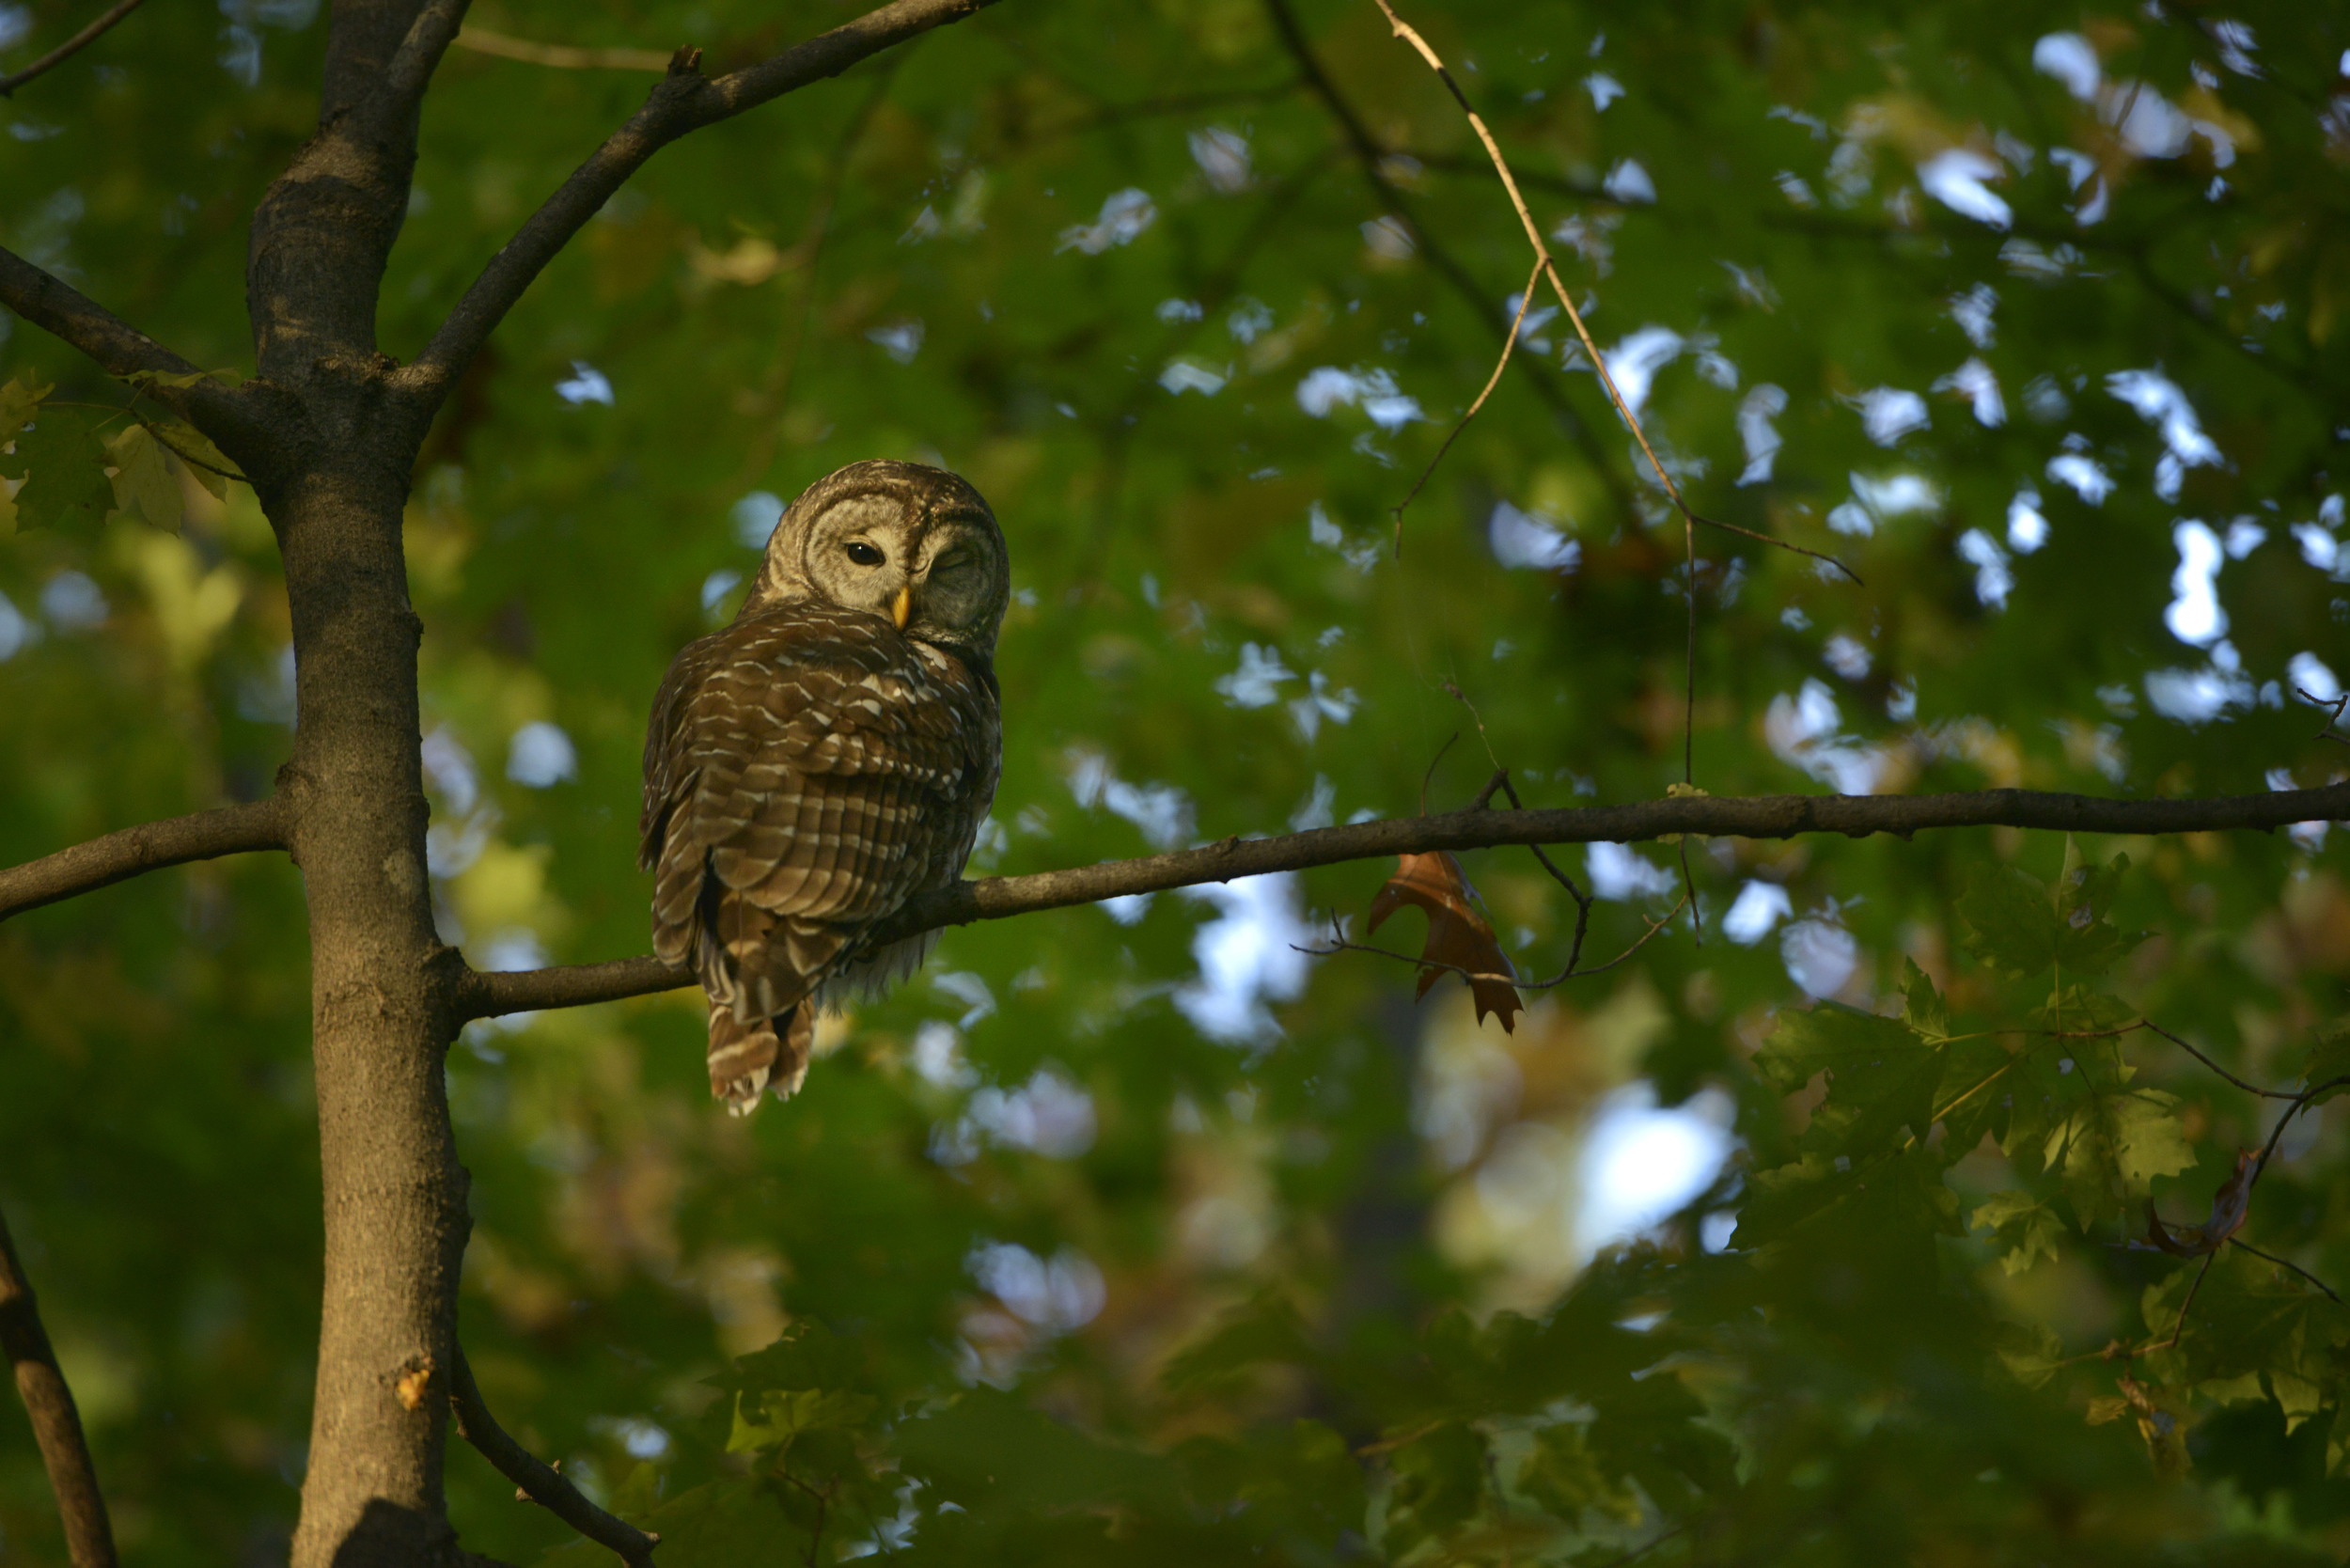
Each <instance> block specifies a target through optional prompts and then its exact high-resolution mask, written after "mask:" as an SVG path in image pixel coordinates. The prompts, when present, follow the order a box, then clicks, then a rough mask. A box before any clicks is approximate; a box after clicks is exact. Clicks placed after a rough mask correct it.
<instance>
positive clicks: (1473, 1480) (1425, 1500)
mask: <svg viewBox="0 0 2350 1568" xmlns="http://www.w3.org/2000/svg"><path fill="white" fill-rule="evenodd" d="M1387 1467H1388V1469H1389V1470H1390V1471H1391V1472H1392V1473H1393V1475H1394V1477H1395V1485H1394V1489H1393V1490H1392V1491H1391V1492H1390V1493H1389V1494H1388V1497H1387V1531H1386V1534H1385V1537H1384V1539H1383V1542H1382V1544H1384V1545H1385V1546H1386V1548H1387V1555H1388V1556H1390V1557H1402V1555H1404V1554H1405V1553H1406V1552H1409V1551H1410V1550H1411V1549H1412V1548H1413V1547H1415V1546H1417V1545H1418V1544H1420V1543H1421V1542H1423V1541H1426V1540H1429V1539H1431V1538H1432V1537H1436V1536H1442V1535H1444V1534H1447V1533H1448V1532H1449V1531H1451V1530H1453V1529H1458V1528H1459V1527H1461V1526H1462V1525H1464V1524H1466V1523H1467V1522H1468V1519H1469V1516H1470V1515H1471V1514H1473V1513H1476V1512H1477V1506H1478V1503H1479V1502H1480V1501H1481V1499H1482V1497H1484V1492H1485V1440H1484V1438H1483V1437H1481V1436H1480V1435H1478V1433H1477V1432H1476V1430H1475V1429H1474V1428H1472V1427H1469V1426H1466V1425H1465V1424H1463V1423H1462V1422H1459V1421H1447V1422H1445V1423H1444V1424H1443V1425H1442V1426H1439V1427H1437V1428H1436V1429H1435V1430H1434V1431H1433V1432H1429V1433H1424V1434H1422V1435H1419V1436H1418V1437H1415V1438H1414V1439H1413V1440H1412V1441H1410V1442H1408V1443H1406V1444H1404V1445H1403V1446H1402V1448H1399V1449H1396V1450H1392V1451H1391V1452H1390V1453H1389V1454H1388V1455H1387Z"/></svg>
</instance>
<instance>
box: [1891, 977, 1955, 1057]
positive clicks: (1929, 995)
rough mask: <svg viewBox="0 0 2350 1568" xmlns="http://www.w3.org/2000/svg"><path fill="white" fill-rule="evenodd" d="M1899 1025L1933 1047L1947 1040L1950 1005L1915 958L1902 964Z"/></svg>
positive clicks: (1949, 1025) (1949, 1027) (1948, 1036)
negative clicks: (1900, 1019)
mask: <svg viewBox="0 0 2350 1568" xmlns="http://www.w3.org/2000/svg"><path fill="white" fill-rule="evenodd" d="M1902 1022H1903V1023H1904V1024H1907V1025H1908V1026H1909V1027H1911V1028H1913V1029H1915V1030H1916V1031H1917V1032H1918V1033H1919V1035H1921V1036H1923V1037H1924V1038H1925V1039H1927V1040H1931V1041H1934V1042H1935V1043H1940V1042H1942V1041H1945V1040H1948V1039H1949V1038H1950V1037H1951V1009H1950V1004H1949V1003H1947V1002H1945V1001H1944V1000H1943V999H1942V994H1941V993H1940V992H1938V991H1936V990H1935V988H1934V980H1933V978H1932V977H1931V976H1929V975H1928V974H1927V973H1926V972H1925V971H1924V970H1923V969H1920V968H1919V967H1918V961H1917V960H1916V959H1914V958H1904V959H1903V960H1902Z"/></svg>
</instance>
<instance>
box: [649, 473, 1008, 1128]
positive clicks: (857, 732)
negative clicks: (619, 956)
mask: <svg viewBox="0 0 2350 1568" xmlns="http://www.w3.org/2000/svg"><path fill="white" fill-rule="evenodd" d="M1010 594H1011V581H1010V567H1009V563H1008V561H1007V558H1006V553H1005V549H1004V536H1003V534H1002V532H1001V531H1000V530H999V529H998V528H997V527H996V525H995V515H994V514H993V513H992V512H990V511H989V510H988V507H987V503H986V502H985V501H984V500H982V499H981V498H980V496H979V492H978V491H976V490H974V489H972V488H971V486H970V485H968V484H967V483H965V482H964V480H963V479H961V478H958V477H956V476H955V475H953V474H949V473H947V472H945V471H944V470H942V469H937V468H924V467H920V466H918V465H917V464H914V463H852V464H851V465H850V466H848V467H846V468H843V469H841V470H839V471H838V473H835V474H832V475H830V476H828V477H826V478H823V479H820V480H818V481H817V482H816V483H815V484H813V485H811V486H809V487H808V489H807V491H806V492H805V493H803V494H801V496H800V497H799V499H798V500H796V501H793V502H792V503H791V507H790V508H789V509H788V510H785V512H784V514H783V519H782V521H781V522H779V523H777V524H776V529H775V532H774V534H773V535H771V536H770V537H769V539H768V541H767V556H766V560H765V561H764V563H763V564H762V565H761V566H760V572H759V578H758V580H757V581H756V582H755V583H754V584H753V585H752V587H751V591H750V595H749V597H748V598H747V599H746V600H745V601H744V604H743V609H742V612H741V613H740V614H738V615H737V616H736V617H735V618H734V620H733V622H732V624H730V625H729V626H728V627H727V628H726V629H725V630H723V631H720V632H716V633H713V634H712V635H709V636H706V637H704V638H702V639H701V640H700V641H698V642H696V643H693V644H691V645H689V646H688V647H687V648H686V649H685V650H684V651H682V652H681V653H680V654H679V655H678V656H677V659H676V661H675V662H674V663H672V664H671V665H670V666H669V673H668V675H667V676H666V678H665V679H664V680H663V681H662V682H661V690H660V693H659V695H658V696H656V697H655V698H653V707H652V722H651V725H650V729H648V731H647V734H646V737H645V809H644V815H643V817H642V819H641V820H640V822H639V823H638V826H639V830H640V832H641V833H642V836H643V843H642V847H641V849H640V850H639V853H638V856H637V860H638V864H639V865H641V866H643V867H645V868H646V869H648V870H652V871H653V872H654V873H655V877H654V886H653V901H652V931H653V949H654V951H656V952H658V953H659V954H660V955H661V956H662V957H663V958H664V959H666V960H667V961H668V962H669V963H671V964H690V965H691V966H692V967H693V968H694V970H695V972H696V973H697V975H699V976H700V979H701V982H702V989H703V990H704V991H705V992H707V993H708V994H709V998H710V1088H711V1092H712V1093H713V1094H715V1095H717V1096H718V1097H719V1098H721V1099H723V1100H725V1101H726V1102H727V1105H728V1108H729V1110H731V1111H732V1112H734V1114H736V1115H738V1116H740V1115H744V1114H747V1113H748V1112H749V1111H750V1110H752V1109H753V1108H755V1107H756V1106H757V1105H758V1104H759V1099H760V1090H767V1091H769V1092H771V1093H773V1094H775V1095H776V1098H778V1099H785V1098H789V1097H790V1096H791V1093H792V1092H793V1091H794V1090H797V1089H798V1088H799V1087H800V1082H801V1080H802V1079H803V1078H804V1077H805V1076H806V1075H807V1058H808V1046H809V1043H810V1040H811V1038H812V1036H813V1033H814V1027H815V1016H814V1015H815V1012H816V1010H817V1009H818V1008H820V1007H823V1006H826V1005H828V1004H833V1003H837V1002H838V1000H839V999H840V998H841V997H842V996H844V995H845V994H846V993H848V992H850V991H852V990H858V989H864V990H876V989H879V988H880V987H882V986H885V985H887V984H889V983H891V982H892V981H894V980H899V979H902V978H903V977H904V976H905V975H906V974H908V973H910V972H911V971H912V970H913V969H914V968H915V967H916V966H917V964H920V963H921V961H922V956H923V952H924V949H926V948H927V946H928V938H927V937H917V938H912V939H909V940H907V941H902V942H898V943H894V944H891V945H889V946H888V947H885V948H883V949H880V950H872V949H870V947H869V944H868V942H867V938H868V936H869V934H870V933H871V932H872V931H873V930H874V929H875V928H876V927H877V926H878V925H880V924H881V922H882V921H884V920H885V919H887V918H888V917H890V916H891V915H892V914H894V913H896V911H897V910H898V909H899V908H900V907H901V905H903V904H904V903H905V902H907V901H908V900H909V899H911V898H913V897H914V896H915V895H917V893H923V892H927V891H929V890H931V889H933V888H937V887H941V886H948V884H951V883H952V882H953V881H954V880H955V879H956V878H958V877H960V876H961V875H962V874H963V868H964V862H965V861H966V860H968V859H969V858H970V855H971V846H972V840H973V839H974V837H975V836H976V835H977V833H978V830H979V821H980V819H981V817H982V816H984V815H985V813H986V811H987V808H988V803H989V801H990V800H991V799H993V798H994V796H995V780H996V776H997V772H998V767H999V761H1000V759H1001V755H1002V729H1001V724H1000V721H999V718H998V713H997V693H996V685H995V667H994V659H995V635H996V633H997V631H998V630H999V629H1000V628H1001V627H1002V625H1003V620H1004V609H1005V605H1006V603H1007V601H1008V599H1009V598H1010Z"/></svg>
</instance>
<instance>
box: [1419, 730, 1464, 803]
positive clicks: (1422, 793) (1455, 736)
mask: <svg viewBox="0 0 2350 1568" xmlns="http://www.w3.org/2000/svg"><path fill="white" fill-rule="evenodd" d="M1460 738H1461V732H1460V731H1459V730H1458V729H1455V730H1454V731H1453V732H1452V733H1451V734H1449V735H1447V736H1446V737H1445V738H1444V745H1440V746H1438V747H1437V748H1436V754H1435V755H1434V757H1431V758H1430V759H1428V771H1427V772H1426V773H1423V774H1421V775H1420V776H1419V814H1420V815H1421V816H1423V817H1424V816H1426V815H1428V781H1429V780H1430V779H1432V778H1434V777H1435V776H1436V764H1437V763H1438V762H1441V761H1443V760H1444V754H1445V753H1446V752H1448V751H1450V750H1451V749H1452V743H1453V742H1455V741H1457V740H1459V739H1460Z"/></svg>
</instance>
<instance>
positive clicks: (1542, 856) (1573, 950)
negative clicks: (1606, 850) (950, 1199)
mask: <svg viewBox="0 0 2350 1568" xmlns="http://www.w3.org/2000/svg"><path fill="white" fill-rule="evenodd" d="M1469 711H1470V712H1471V713H1475V712H1476V710H1475V709H1473V708H1472V709H1470V710H1469ZM1494 784H1498V785H1499V786H1501V792H1502V793H1504V794H1506V795H1508V796H1509V797H1510V805H1511V807H1512V808H1514V809H1516V810H1520V811H1523V810H1525V809H1526V802H1524V801H1522V800H1520V799H1519V798H1518V787H1517V786H1516V785H1514V784H1512V783H1511V782H1510V770H1509V769H1507V768H1499V769H1496V770H1495V773H1494V778H1493V784H1488V785H1486V786H1485V793H1484V795H1482V796H1481V797H1480V798H1479V800H1478V805H1479V806H1483V805H1484V804H1485V802H1486V801H1487V800H1490V799H1491V798H1492V795H1493V788H1494ZM1526 847H1527V848H1528V849H1529V850H1531V851H1533V853H1534V858H1535V859H1536V860H1538V861H1540V862H1541V863H1542V868H1543V870H1545V871H1548V872H1549V873H1550V879H1551V880H1552V881H1553V882H1556V883H1557V884H1558V885H1559V886H1561V887H1564V888H1565V889H1566V890H1567V897H1569V898H1571V899H1573V900H1574V901H1575V940H1574V941H1573V942H1572V943H1571V944H1569V945H1568V948H1567V967H1568V968H1569V969H1570V970H1572V969H1574V968H1575V965H1576V964H1579V963H1581V962H1582V961H1583V938H1584V936H1585V935H1586V934H1587V933H1589V932H1590V929H1591V905H1592V903H1593V902H1595V898H1594V895H1592V894H1590V893H1586V892H1585V891H1583V889H1582V887H1581V886H1578V885H1577V884H1576V882H1575V878H1573V877H1571V876H1569V875H1568V874H1567V873H1566V872H1564V871H1562V870H1559V865H1558V862H1556V861H1554V860H1552V859H1551V857H1550V852H1549V851H1547V850H1545V849H1543V846H1542V845H1540V844H1528V845H1527V846H1526Z"/></svg>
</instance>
